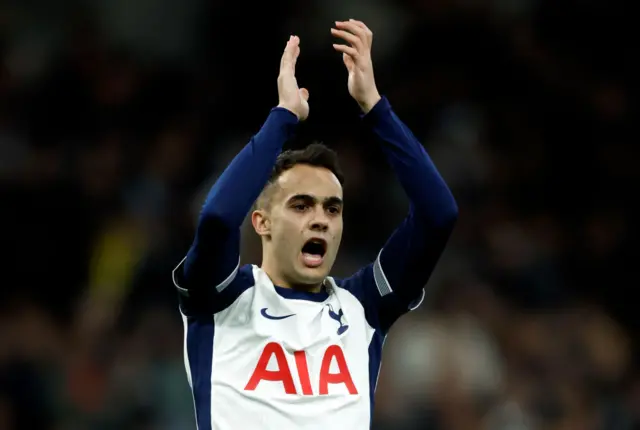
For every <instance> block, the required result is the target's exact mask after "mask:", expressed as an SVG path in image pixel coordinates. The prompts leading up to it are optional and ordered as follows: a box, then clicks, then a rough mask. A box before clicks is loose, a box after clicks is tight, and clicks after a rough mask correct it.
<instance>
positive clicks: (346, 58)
mask: <svg viewBox="0 0 640 430" xmlns="http://www.w3.org/2000/svg"><path fill="white" fill-rule="evenodd" d="M342 61H343V62H344V65H345V66H346V67H347V70H348V71H349V72H351V71H352V70H353V67H354V66H355V63H354V62H353V58H352V57H351V56H350V55H348V54H342Z"/></svg>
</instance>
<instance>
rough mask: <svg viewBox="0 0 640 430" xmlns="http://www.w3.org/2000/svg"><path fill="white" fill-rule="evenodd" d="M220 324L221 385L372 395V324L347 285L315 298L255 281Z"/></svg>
mask: <svg viewBox="0 0 640 430" xmlns="http://www.w3.org/2000/svg"><path fill="white" fill-rule="evenodd" d="M215 326H216V333H215V337H214V348H213V350H214V357H213V358H214V360H213V367H214V375H215V377H214V378H212V379H213V380H212V383H213V385H214V389H215V387H216V385H217V386H218V387H220V388H221V389H230V390H234V391H236V392H237V393H238V394H241V395H242V396H243V397H256V398H262V399H270V400H274V399H281V400H282V401H285V402H296V401H300V400H296V399H298V398H299V397H317V396H325V397H332V398H341V399H342V400H343V401H345V402H351V401H357V400H358V399H359V398H360V397H361V396H362V395H364V397H365V398H366V399H367V401H368V397H369V369H368V367H369V366H368V360H369V357H368V345H369V343H370V341H371V336H372V331H371V330H370V329H369V327H368V326H367V324H366V322H365V318H364V315H363V311H362V309H361V306H359V303H358V302H357V300H355V299H353V300H351V297H350V296H349V294H348V293H346V294H344V295H343V294H340V293H332V294H331V295H330V296H329V298H328V299H327V300H325V301H323V302H314V301H306V300H291V299H285V298H283V297H280V296H279V295H278V294H277V293H275V291H274V290H272V289H269V288H260V287H256V288H253V289H251V290H249V291H246V292H245V294H243V295H242V296H241V297H240V298H239V299H238V300H237V301H236V303H235V304H234V306H232V307H230V308H229V309H228V310H225V311H224V312H221V313H220V314H218V315H216V322H215ZM216 369H217V371H216ZM309 400H310V399H309Z"/></svg>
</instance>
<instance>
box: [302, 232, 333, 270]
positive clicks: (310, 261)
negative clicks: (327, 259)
mask: <svg viewBox="0 0 640 430" xmlns="http://www.w3.org/2000/svg"><path fill="white" fill-rule="evenodd" d="M326 252H327V242H326V241H325V240H324V239H319V238H312V239H309V240H308V241H307V242H306V243H305V244H304V246H303V247H302V261H303V262H304V264H305V265H306V266H308V267H318V266H320V265H321V264H322V261H323V259H324V254H325V253H326Z"/></svg>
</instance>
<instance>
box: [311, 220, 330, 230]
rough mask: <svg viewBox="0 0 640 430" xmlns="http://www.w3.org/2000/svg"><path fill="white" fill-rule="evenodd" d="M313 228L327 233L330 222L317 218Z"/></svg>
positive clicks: (312, 224) (312, 225)
mask: <svg viewBox="0 0 640 430" xmlns="http://www.w3.org/2000/svg"><path fill="white" fill-rule="evenodd" d="M311 230H312V231H317V232H319V233H326V232H327V230H329V223H327V222H326V221H320V220H315V221H313V222H312V223H311Z"/></svg>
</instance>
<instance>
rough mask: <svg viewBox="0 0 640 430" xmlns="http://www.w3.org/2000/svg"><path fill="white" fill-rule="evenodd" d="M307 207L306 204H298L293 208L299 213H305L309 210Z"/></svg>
mask: <svg viewBox="0 0 640 430" xmlns="http://www.w3.org/2000/svg"><path fill="white" fill-rule="evenodd" d="M307 207H308V206H307V205H305V204H304V203H296V204H294V205H293V206H292V208H293V209H294V210H295V211H297V212H304V211H305V210H306V209H307Z"/></svg>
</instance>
